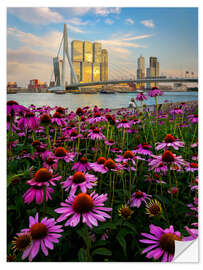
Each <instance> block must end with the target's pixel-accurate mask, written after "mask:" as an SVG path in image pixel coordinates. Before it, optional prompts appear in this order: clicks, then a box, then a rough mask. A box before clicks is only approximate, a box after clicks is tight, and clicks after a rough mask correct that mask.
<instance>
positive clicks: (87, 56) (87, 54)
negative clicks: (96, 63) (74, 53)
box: [83, 41, 93, 63]
mask: <svg viewBox="0 0 203 270" xmlns="http://www.w3.org/2000/svg"><path fill="white" fill-rule="evenodd" d="M83 62H88V63H93V45H92V42H89V41H84V42H83Z"/></svg>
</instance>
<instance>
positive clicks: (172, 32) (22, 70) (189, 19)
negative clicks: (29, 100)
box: [7, 7, 198, 86]
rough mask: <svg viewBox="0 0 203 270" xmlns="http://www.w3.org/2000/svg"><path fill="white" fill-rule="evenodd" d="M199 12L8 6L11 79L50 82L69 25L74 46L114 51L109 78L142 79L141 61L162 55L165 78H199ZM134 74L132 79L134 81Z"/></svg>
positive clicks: (8, 56)
mask: <svg viewBox="0 0 203 270" xmlns="http://www.w3.org/2000/svg"><path fill="white" fill-rule="evenodd" d="M197 13H198V10H197V8H115V7H112V8H110V7H109V8H87V7H83V8H8V9H7V47H8V55H7V67H8V69H7V74H8V76H7V80H8V81H17V83H18V85H19V86H26V85H27V84H28V82H29V80H30V79H40V80H41V81H46V82H47V83H49V80H50V76H51V73H52V59H53V57H54V56H56V54H57V51H58V48H59V44H60V41H61V38H62V32H63V25H64V23H66V24H67V27H68V38H69V42H71V41H72V40H74V39H78V40H88V41H92V42H95V41H99V42H101V43H102V48H105V49H108V52H109V73H110V74H109V77H110V78H117V77H118V76H121V74H122V76H123V78H125V77H127V76H128V77H129V76H131V75H132V76H136V69H137V58H138V57H139V56H140V55H142V56H144V57H145V61H146V66H148V65H149V57H150V56H156V57H158V60H159V62H160V75H169V76H181V75H183V74H184V72H185V71H186V70H188V71H193V72H195V73H196V74H197V71H198V70H197V68H198V15H197ZM132 76H131V77H132Z"/></svg>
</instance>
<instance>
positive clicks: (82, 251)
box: [78, 248, 87, 262]
mask: <svg viewBox="0 0 203 270" xmlns="http://www.w3.org/2000/svg"><path fill="white" fill-rule="evenodd" d="M78 260H79V261H80V262H87V251H86V250H85V249H84V248H80V250H79V252H78Z"/></svg>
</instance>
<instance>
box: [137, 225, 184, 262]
mask: <svg viewBox="0 0 203 270" xmlns="http://www.w3.org/2000/svg"><path fill="white" fill-rule="evenodd" d="M150 233H151V234H148V233H141V235H142V236H144V237H146V238H147V239H141V240H139V241H140V242H141V243H144V244H150V246H149V247H147V248H145V249H144V250H143V251H142V254H144V253H147V255H146V257H147V258H148V259H150V258H154V259H155V260H157V259H159V258H161V257H162V260H161V261H162V262H167V261H168V262H171V261H172V260H173V257H174V254H175V240H176V241H181V233H180V232H175V231H174V228H173V226H172V225H171V226H170V227H169V228H167V229H165V230H164V229H162V228H161V227H158V226H155V225H153V224H151V225H150Z"/></svg>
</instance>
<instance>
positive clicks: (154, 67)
mask: <svg viewBox="0 0 203 270" xmlns="http://www.w3.org/2000/svg"><path fill="white" fill-rule="evenodd" d="M149 68H150V77H159V62H158V61H157V57H150V58H149ZM155 86H156V87H158V83H157V82H153V83H151V87H155Z"/></svg>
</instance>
